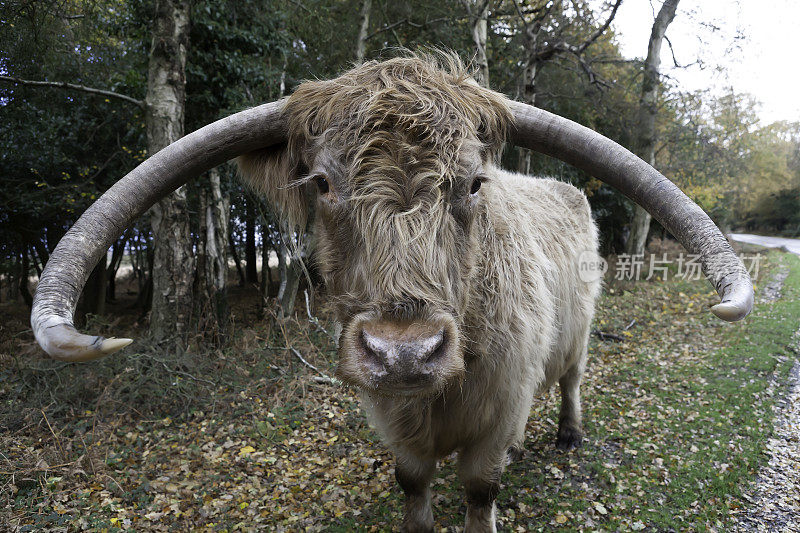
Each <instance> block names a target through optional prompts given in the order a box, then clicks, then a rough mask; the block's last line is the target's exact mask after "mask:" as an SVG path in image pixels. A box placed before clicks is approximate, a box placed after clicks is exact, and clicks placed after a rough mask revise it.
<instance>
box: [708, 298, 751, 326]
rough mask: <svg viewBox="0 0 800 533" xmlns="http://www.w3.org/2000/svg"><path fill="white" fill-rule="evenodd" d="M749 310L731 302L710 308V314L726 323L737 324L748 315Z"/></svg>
mask: <svg viewBox="0 0 800 533" xmlns="http://www.w3.org/2000/svg"><path fill="white" fill-rule="evenodd" d="M750 310H751V309H749V308H746V307H744V306H741V305H736V304H734V303H732V302H720V303H718V304H717V305H715V306H712V307H711V312H712V313H714V314H715V315H717V316H718V317H719V318H721V319H722V320H725V321H726V322H737V321H739V320H742V319H743V318H744V317H746V316H747V315H749V314H750Z"/></svg>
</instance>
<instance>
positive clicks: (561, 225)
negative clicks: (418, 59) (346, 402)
mask: <svg viewBox="0 0 800 533" xmlns="http://www.w3.org/2000/svg"><path fill="white" fill-rule="evenodd" d="M483 190H485V193H484V194H485V196H484V200H485V201H484V204H483V206H482V209H481V213H480V215H479V217H478V223H477V226H476V227H475V229H474V231H475V232H476V237H477V239H478V240H479V242H480V249H481V250H482V251H483V252H484V253H483V254H482V255H480V257H479V259H478V261H477V262H476V264H475V267H474V269H473V275H472V279H471V281H470V283H469V285H470V287H471V291H470V297H469V303H468V312H467V314H466V319H465V323H464V326H463V328H464V331H465V332H467V333H466V335H468V337H469V340H468V341H467V342H466V345H465V359H466V374H465V376H466V377H465V379H464V381H463V382H462V383H460V384H458V385H457V386H453V387H450V388H448V389H447V390H446V391H444V393H443V394H442V395H440V396H438V397H436V398H434V399H430V398H406V397H384V396H378V395H371V394H369V393H367V394H364V398H363V400H364V402H363V403H364V406H365V408H366V409H367V411H368V413H369V414H370V420H371V422H372V423H373V424H374V425H375V426H376V427H377V428H378V429H379V431H380V432H381V434H382V436H383V437H384V439H385V440H386V442H387V443H388V444H389V445H390V447H391V448H392V449H393V451H394V452H395V453H396V454H397V456H398V458H399V463H400V464H401V465H403V464H405V465H407V467H406V468H407V469H409V470H412V471H417V473H418V474H421V475H420V477H422V478H425V477H428V476H429V475H430V473H429V472H428V471H429V470H430V469H431V468H432V465H433V464H434V463H435V461H436V460H438V459H440V458H442V457H444V456H446V455H448V454H450V453H451V452H453V451H456V450H458V451H459V452H460V457H459V473H460V475H461V477H462V480H463V481H464V482H465V484H466V485H467V490H468V492H469V490H470V489H469V487H470V484H471V483H472V484H473V485H474V484H475V481H476V480H480V481H482V482H485V481H487V480H492V481H494V483H496V482H497V481H499V475H500V473H501V471H502V468H503V466H504V464H505V460H506V453H507V451H508V450H509V449H515V448H519V447H520V446H521V444H522V440H523V437H524V428H525V423H526V420H527V418H528V413H529V410H530V404H531V400H532V398H533V396H534V395H536V394H538V393H541V392H543V391H545V390H547V389H548V388H549V387H551V386H552V385H554V384H555V383H556V382H558V381H561V386H562V395H563V402H564V406H563V408H562V418H563V420H561V421H560V434H559V442H560V444H561V445H563V446H570V445H572V444H575V443H576V441H579V439H580V403H579V392H578V387H579V385H580V379H581V375H582V373H583V369H584V365H585V361H586V343H587V339H588V334H589V324H590V322H591V319H592V315H593V313H594V303H595V298H596V296H597V293H598V291H599V285H600V281H599V280H593V281H590V282H584V281H582V280H581V279H580V277H579V274H578V272H579V271H578V269H579V262H580V261H581V260H582V259H583V258H582V257H581V254H582V253H584V252H592V253H594V252H595V251H596V250H597V231H596V229H595V225H594V222H593V220H592V217H591V213H590V211H589V205H588V202H587V201H586V198H585V196H584V195H583V193H581V192H580V191H579V190H578V189H576V188H574V187H572V186H571V185H569V184H566V183H562V182H559V181H555V180H552V179H536V178H531V177H527V176H521V175H517V174H511V173H508V172H504V171H502V170H496V171H495V174H494V176H491V178H490V180H489V181H488V182H487V184H486V185H485V186H484V189H483ZM584 255H585V254H584ZM407 477H408V476H407ZM399 480H400V482H401V484H403V480H402V479H399ZM406 485H409V483H408V482H407V483H406ZM410 485H413V483H411V484H410ZM481 490H482V488H481V489H479V490H478V492H481ZM486 490H488V491H489V492H492V491H495V490H496V487H492V486H488V487H486ZM472 497H473V498H476V499H480V498H482V497H484V495H481V494H474V495H473V496H472ZM422 507H423V509H421V510H417V514H418V518H420V519H421V521H423V522H424V521H425V520H424V518H426V517H427V515H428V513H429V509H427V508H425V506H422ZM410 514H412V515H413V514H414V512H413V510H412V513H410ZM488 514H489V516H490V515H491V512H489V513H488ZM471 518H477V517H474V516H473V517H471ZM484 518H488V517H484ZM412 529H413V528H412Z"/></svg>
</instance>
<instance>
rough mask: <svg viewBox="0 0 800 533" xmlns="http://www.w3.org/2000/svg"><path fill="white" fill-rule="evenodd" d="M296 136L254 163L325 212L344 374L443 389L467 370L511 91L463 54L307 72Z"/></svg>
mask: <svg viewBox="0 0 800 533" xmlns="http://www.w3.org/2000/svg"><path fill="white" fill-rule="evenodd" d="M285 113H286V117H287V120H288V142H287V144H286V145H285V146H283V147H279V148H277V149H276V148H271V149H268V150H265V151H261V152H255V153H252V154H248V155H247V156H244V157H242V158H240V160H239V162H240V166H241V168H242V170H243V174H244V175H245V176H246V178H247V180H248V181H249V183H251V184H252V186H253V187H254V188H256V190H259V191H261V192H263V193H264V194H266V195H267V196H268V197H269V198H271V199H272V200H273V203H274V204H276V205H277V206H280V209H279V210H280V211H281V212H283V213H284V214H286V215H287V216H289V217H290V220H291V222H293V223H294V225H299V226H302V225H303V221H304V220H305V219H306V218H307V217H308V216H309V215H308V206H309V204H308V203H307V202H306V199H307V198H308V197H309V196H311V197H312V200H311V204H312V207H313V210H314V215H315V225H314V228H315V229H314V240H315V242H316V246H317V253H316V257H317V258H318V266H319V269H320V271H321V273H322V275H323V276H324V278H325V281H326V287H327V289H328V292H329V295H330V298H331V300H332V303H333V308H334V309H335V311H336V315H337V318H338V319H339V321H340V322H341V323H342V325H343V330H342V337H341V342H340V350H339V355H340V358H339V366H338V374H339V375H340V376H341V377H342V378H343V379H344V380H346V381H349V382H351V383H354V384H357V385H359V386H361V387H367V388H369V389H371V390H375V391H378V392H386V393H395V394H396V393H405V392H414V393H420V392H424V391H435V390H437V389H438V388H439V387H441V386H442V385H444V384H446V383H447V382H448V381H450V380H451V378H455V377H456V376H459V375H460V374H461V373H462V372H463V370H464V360H463V355H462V349H461V344H462V339H463V331H462V328H461V327H460V326H461V323H462V317H463V315H464V311H465V306H466V300H467V293H468V280H469V278H470V274H471V270H472V266H473V263H474V258H475V257H476V256H477V254H478V253H480V252H479V250H478V247H477V244H476V242H475V239H474V235H473V232H472V231H471V227H472V222H473V219H474V218H475V215H476V212H477V208H478V204H479V203H480V202H481V190H480V189H481V186H482V184H483V182H484V181H486V180H487V179H488V175H489V171H488V168H487V166H488V165H490V164H491V161H492V160H493V159H494V158H495V157H496V156H497V154H498V152H499V150H500V148H501V145H502V141H503V138H504V135H505V132H506V129H507V123H508V122H509V121H510V111H509V110H508V107H507V105H506V104H505V99H504V98H503V97H502V96H501V95H499V94H496V93H494V92H491V91H488V90H486V89H483V88H481V87H479V86H478V85H477V84H476V83H475V82H474V81H473V80H472V78H470V77H469V75H468V74H467V73H466V72H465V71H464V69H463V68H462V67H461V66H460V64H459V63H458V62H457V61H455V60H451V61H450V62H449V68H447V69H446V70H445V69H442V68H439V67H437V66H436V65H435V64H434V63H433V62H432V61H430V60H425V59H421V58H417V57H412V58H398V59H392V60H390V61H386V62H382V63H377V62H370V63H366V64H364V65H361V66H359V67H357V68H355V69H353V70H351V71H349V72H347V73H345V74H344V75H342V76H340V77H339V78H336V79H334V80H329V81H315V82H306V83H304V84H302V85H300V87H299V88H298V89H297V91H296V92H295V93H294V94H293V95H292V96H291V97H290V98H289V99H288V101H287V103H286V108H285Z"/></svg>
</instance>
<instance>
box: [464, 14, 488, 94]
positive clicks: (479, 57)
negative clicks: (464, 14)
mask: <svg viewBox="0 0 800 533" xmlns="http://www.w3.org/2000/svg"><path fill="white" fill-rule="evenodd" d="M470 1H472V4H471V5H468V7H469V15H470V24H471V26H472V28H471V29H472V42H473V43H474V44H475V63H477V65H476V66H477V67H478V69H477V71H476V72H475V81H477V82H478V83H479V84H480V85H482V86H483V87H489V57H488V55H487V53H486V41H487V40H488V36H489V34H488V32H489V0H470Z"/></svg>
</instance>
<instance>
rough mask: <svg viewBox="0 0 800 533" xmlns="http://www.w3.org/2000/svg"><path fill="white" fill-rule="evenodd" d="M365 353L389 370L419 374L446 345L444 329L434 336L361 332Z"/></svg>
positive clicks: (374, 361)
mask: <svg viewBox="0 0 800 533" xmlns="http://www.w3.org/2000/svg"><path fill="white" fill-rule="evenodd" d="M361 336H362V339H363V340H364V351H365V352H366V353H367V356H368V357H369V358H371V359H372V362H373V363H377V364H380V365H382V366H383V367H385V368H386V369H387V370H390V369H391V370H394V371H401V372H402V371H405V372H408V373H412V372H417V371H419V370H420V369H421V366H422V365H424V364H425V363H428V362H431V361H432V360H434V359H435V358H436V356H437V355H438V353H439V352H440V351H441V348H442V345H443V344H444V328H441V329H439V331H437V332H435V333H433V334H422V333H420V334H417V335H414V336H390V335H377V334H373V333H370V332H369V331H368V330H367V329H366V328H365V329H363V330H362V331H361Z"/></svg>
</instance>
